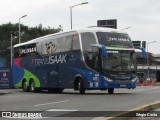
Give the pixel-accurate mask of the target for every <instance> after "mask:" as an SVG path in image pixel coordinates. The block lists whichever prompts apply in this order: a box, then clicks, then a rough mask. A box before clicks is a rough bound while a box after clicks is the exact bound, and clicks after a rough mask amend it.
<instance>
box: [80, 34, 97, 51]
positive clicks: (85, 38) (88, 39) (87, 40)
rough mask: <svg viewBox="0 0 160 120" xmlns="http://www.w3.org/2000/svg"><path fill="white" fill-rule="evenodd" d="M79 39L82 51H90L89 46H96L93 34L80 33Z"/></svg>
mask: <svg viewBox="0 0 160 120" xmlns="http://www.w3.org/2000/svg"><path fill="white" fill-rule="evenodd" d="M81 39H82V48H83V51H86V50H88V49H91V44H96V39H95V36H94V34H93V33H90V32H86V33H81Z"/></svg>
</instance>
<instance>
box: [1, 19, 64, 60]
mask: <svg viewBox="0 0 160 120" xmlns="http://www.w3.org/2000/svg"><path fill="white" fill-rule="evenodd" d="M18 30H19V24H18V23H16V24H12V23H11V22H9V23H6V24H2V25H0V56H5V57H6V56H8V57H10V56H9V54H10V50H9V49H10V43H11V31H12V33H13V38H14V40H13V45H15V44H18V42H19V40H18V39H19V38H18ZM60 31H62V27H61V26H59V27H58V28H51V27H48V28H43V26H42V24H39V25H38V26H36V27H28V26H26V25H23V24H21V42H26V41H29V40H32V39H34V38H37V37H41V36H44V35H47V34H53V33H57V32H60ZM7 60H9V58H8V59H7Z"/></svg>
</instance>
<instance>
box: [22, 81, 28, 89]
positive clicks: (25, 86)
mask: <svg viewBox="0 0 160 120" xmlns="http://www.w3.org/2000/svg"><path fill="white" fill-rule="evenodd" d="M22 89H23V91H24V92H29V86H28V85H27V81H26V80H23V82H22Z"/></svg>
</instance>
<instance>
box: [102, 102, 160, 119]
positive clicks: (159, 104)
mask: <svg viewBox="0 0 160 120" xmlns="http://www.w3.org/2000/svg"><path fill="white" fill-rule="evenodd" d="M157 108H160V101H157V102H153V103H149V104H144V105H142V106H139V107H137V108H134V109H131V110H128V111H126V112H123V113H120V114H115V115H113V116H114V117H104V118H102V119H101V120H117V119H118V120H124V119H127V118H128V117H124V116H129V115H130V114H132V113H133V112H136V111H142V112H143V111H152V110H154V109H157ZM117 117H118V118H117ZM135 117H136V116H135ZM130 118H132V117H130Z"/></svg>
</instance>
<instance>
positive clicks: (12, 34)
mask: <svg viewBox="0 0 160 120" xmlns="http://www.w3.org/2000/svg"><path fill="white" fill-rule="evenodd" d="M12 40H13V34H12V31H11V69H12V54H13V53H12V51H13V50H12Z"/></svg>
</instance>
